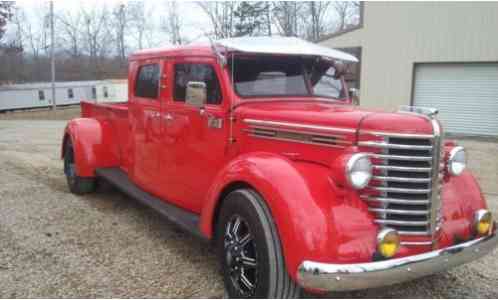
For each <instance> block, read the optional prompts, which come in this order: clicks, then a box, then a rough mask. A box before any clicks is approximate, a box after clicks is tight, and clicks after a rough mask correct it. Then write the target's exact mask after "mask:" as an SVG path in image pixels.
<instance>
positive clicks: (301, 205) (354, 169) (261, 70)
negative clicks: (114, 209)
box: [62, 37, 497, 298]
mask: <svg viewBox="0 0 498 300" xmlns="http://www.w3.org/2000/svg"><path fill="white" fill-rule="evenodd" d="M355 61H356V58H354V57H353V56H350V55H348V54H346V53H343V52H340V51H337V50H333V49H329V48H325V47H321V46H318V45H315V44H311V43H307V42H305V41H302V40H299V39H296V38H263V37H261V38H234V39H227V40H220V41H216V42H213V43H211V44H210V45H190V46H183V47H177V48H167V49H151V50H144V51H139V52H137V53H134V54H133V55H131V57H130V59H129V77H128V82H129V99H128V102H127V103H120V104H93V103H89V102H82V104H81V108H82V115H81V118H76V119H73V120H71V121H69V123H68V124H67V128H66V130H65V134H64V138H63V142H62V157H63V160H64V172H65V174H66V176H67V182H68V185H69V188H70V190H71V191H72V192H73V193H76V194H83V193H88V192H92V191H93V190H94V189H95V187H96V184H97V180H98V179H105V180H107V181H108V182H110V183H111V184H113V185H115V186H116V187H117V188H119V189H120V190H122V191H123V192H124V193H126V194H128V195H130V196H131V197H133V198H136V199H138V200H139V201H142V202H143V203H145V204H147V205H149V206H151V207H152V208H153V209H155V210H157V211H158V212H159V213H161V214H162V215H164V216H165V217H166V218H168V219H169V220H171V221H172V222H173V223H175V224H177V225H178V226H180V227H182V228H183V229H185V230H188V231H189V232H191V233H192V234H194V235H196V236H198V237H200V238H202V239H205V240H207V241H212V242H213V244H214V245H215V246H216V247H217V250H218V253H219V259H220V262H221V264H222V270H223V276H224V283H225V287H226V291H227V293H228V296H230V297H246V298H249V297H257V298H263V297H272V298H275V297H278V298H285V297H296V296H299V294H300V291H301V290H302V289H303V288H304V289H306V290H308V291H311V292H317V293H319V292H326V291H341V290H354V289H363V288H369V287H378V286H385V285H390V284H393V283H398V282H402V281H406V280H409V279H413V278H417V277H421V276H425V275H428V274H432V273H435V272H439V271H442V270H446V269H449V268H451V267H453V266H456V265H460V264H463V263H466V262H469V261H472V260H474V259H477V258H479V257H481V256H483V255H485V254H486V253H488V252H490V251H491V250H492V249H494V248H495V247H496V244H497V238H496V234H495V230H496V229H495V228H496V224H495V222H494V221H493V218H492V215H491V212H490V211H489V210H488V208H487V205H486V201H485V199H484V197H483V195H482V193H481V191H480V188H479V185H478V183H477V182H476V180H475V178H474V176H473V175H472V174H471V173H470V172H469V171H468V170H467V169H465V165H466V157H465V156H466V154H465V151H464V149H463V148H462V147H460V146H457V145H456V143H455V142H453V141H448V140H444V134H443V128H442V126H441V124H440V122H439V121H438V120H437V118H436V114H437V111H436V110H434V109H427V108H418V107H405V108H402V109H400V110H399V111H397V112H382V111H376V110H366V109H361V108H359V107H358V106H356V105H353V103H352V100H351V97H350V92H349V91H348V88H347V86H346V82H345V81H344V78H343V75H344V72H345V67H344V66H345V65H346V64H345V63H348V62H349V63H352V62H355Z"/></svg>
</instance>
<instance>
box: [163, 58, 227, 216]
mask: <svg viewBox="0 0 498 300" xmlns="http://www.w3.org/2000/svg"><path fill="white" fill-rule="evenodd" d="M170 68H171V69H170V70H171V73H172V74H173V76H172V77H173V78H171V81H170V85H172V92H173V95H172V96H173V97H172V100H171V101H168V102H167V104H166V106H165V109H164V111H163V114H164V115H163V120H164V122H165V124H166V127H165V134H164V138H163V139H164V144H163V145H164V147H163V148H162V149H161V166H160V169H161V176H160V180H161V186H162V187H163V188H164V191H163V196H164V197H165V198H167V199H168V200H169V201H172V202H174V203H176V204H177V205H179V206H181V207H183V208H186V209H188V210H191V211H193V212H200V209H201V207H202V200H203V198H204V196H205V195H206V192H207V190H208V188H209V187H210V185H211V184H212V182H213V180H214V177H215V175H216V173H217V172H218V171H219V170H220V168H221V167H222V165H223V162H224V157H225V147H226V145H227V144H226V143H227V140H228V123H227V118H226V108H225V106H226V102H227V101H226V99H224V98H225V97H224V95H223V92H222V89H221V86H220V82H221V81H220V80H219V78H221V77H220V75H221V69H220V68H219V66H218V65H217V64H216V62H215V60H214V59H207V58H199V59H193V58H182V59H176V60H175V62H174V63H171V66H170ZM189 81H202V82H204V83H206V87H207V103H206V105H205V107H204V109H199V108H196V107H194V106H191V105H189V104H186V103H185V95H186V88H187V83H188V82H189Z"/></svg>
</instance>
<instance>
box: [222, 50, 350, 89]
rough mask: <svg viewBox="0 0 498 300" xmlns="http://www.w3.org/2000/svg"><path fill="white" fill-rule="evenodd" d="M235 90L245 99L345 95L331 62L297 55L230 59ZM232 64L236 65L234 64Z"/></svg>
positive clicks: (247, 56) (236, 57)
mask: <svg viewBox="0 0 498 300" xmlns="http://www.w3.org/2000/svg"><path fill="white" fill-rule="evenodd" d="M228 61H229V67H230V72H233V77H234V79H233V80H234V85H235V91H236V92H237V94H238V95H239V96H241V97H242V98H252V97H265V96H270V97H291V96H304V97H311V96H318V97H325V98H333V99H344V98H345V97H346V94H345V91H344V87H343V84H342V80H341V78H340V77H338V78H336V69H335V68H334V66H333V65H331V62H330V61H326V60H322V59H317V58H316V57H313V58H311V57H310V58H303V57H298V56H263V55H258V56H256V55H236V56H235V58H234V59H233V63H232V59H231V58H230V59H229V60H228ZM232 64H233V66H232Z"/></svg>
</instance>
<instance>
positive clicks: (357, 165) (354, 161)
mask: <svg viewBox="0 0 498 300" xmlns="http://www.w3.org/2000/svg"><path fill="white" fill-rule="evenodd" d="M372 169H373V167H372V162H371V161H370V158H369V156H368V154H366V153H355V154H353V155H351V157H350V158H349V160H348V162H347V164H346V170H345V172H346V178H347V181H348V184H349V185H350V186H351V187H352V188H354V189H357V190H361V189H363V188H365V187H366V186H367V185H368V183H369V182H370V180H371V179H372ZM355 176H356V178H355Z"/></svg>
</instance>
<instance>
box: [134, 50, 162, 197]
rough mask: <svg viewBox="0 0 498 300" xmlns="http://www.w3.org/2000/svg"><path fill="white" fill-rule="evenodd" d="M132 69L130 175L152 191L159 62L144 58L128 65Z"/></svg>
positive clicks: (155, 172) (155, 171) (158, 135)
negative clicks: (144, 59) (131, 161)
mask: <svg viewBox="0 0 498 300" xmlns="http://www.w3.org/2000/svg"><path fill="white" fill-rule="evenodd" d="M131 68H132V69H133V70H134V72H132V74H134V78H132V80H133V84H132V86H131V87H130V93H132V97H130V100H131V102H130V108H129V109H130V111H129V113H130V122H131V126H132V129H131V132H132V149H133V163H132V171H131V172H130V176H131V177H132V179H133V181H134V182H135V183H136V184H137V185H138V186H140V187H141V188H142V189H144V190H145V191H148V192H151V193H155V190H156V186H157V176H158V173H159V151H160V143H161V127H162V123H161V115H160V112H161V101H160V90H161V89H160V87H159V82H160V74H161V62H160V61H159V60H147V61H146V62H145V61H144V62H135V63H133V64H132V65H131Z"/></svg>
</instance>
